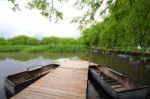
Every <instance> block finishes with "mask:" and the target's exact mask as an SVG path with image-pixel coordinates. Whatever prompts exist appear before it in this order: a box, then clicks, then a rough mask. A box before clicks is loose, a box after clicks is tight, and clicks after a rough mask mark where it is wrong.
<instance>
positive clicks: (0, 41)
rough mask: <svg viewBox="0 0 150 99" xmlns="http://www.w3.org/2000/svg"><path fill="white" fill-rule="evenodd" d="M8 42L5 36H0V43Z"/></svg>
mask: <svg viewBox="0 0 150 99" xmlns="http://www.w3.org/2000/svg"><path fill="white" fill-rule="evenodd" d="M7 43H8V42H7V40H5V38H3V37H0V45H6V44H7Z"/></svg>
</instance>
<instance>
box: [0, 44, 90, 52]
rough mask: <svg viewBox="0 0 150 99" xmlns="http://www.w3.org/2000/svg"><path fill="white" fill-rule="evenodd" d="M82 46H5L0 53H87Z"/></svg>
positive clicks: (86, 49)
mask: <svg viewBox="0 0 150 99" xmlns="http://www.w3.org/2000/svg"><path fill="white" fill-rule="evenodd" d="M87 51H88V48H87V47H86V46H84V45H36V46H26V45H5V46H0V52H58V53H62V52H67V53H68V52H87Z"/></svg>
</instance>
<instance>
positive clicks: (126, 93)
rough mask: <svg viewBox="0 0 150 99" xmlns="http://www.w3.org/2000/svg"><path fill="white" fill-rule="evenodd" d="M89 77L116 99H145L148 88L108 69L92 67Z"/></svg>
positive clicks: (90, 67)
mask: <svg viewBox="0 0 150 99" xmlns="http://www.w3.org/2000/svg"><path fill="white" fill-rule="evenodd" d="M89 75H90V76H91V77H92V78H93V79H94V80H95V81H96V82H97V84H98V85H99V86H100V87H101V88H103V89H104V90H105V91H106V92H107V93H108V94H109V95H110V96H111V97H112V98H114V99H145V97H146V93H147V91H148V86H147V85H145V84H143V83H141V82H139V81H136V80H133V79H131V78H130V77H128V76H126V75H124V74H121V73H119V72H117V71H115V70H112V69H110V68H107V67H103V66H97V65H90V66H89Z"/></svg>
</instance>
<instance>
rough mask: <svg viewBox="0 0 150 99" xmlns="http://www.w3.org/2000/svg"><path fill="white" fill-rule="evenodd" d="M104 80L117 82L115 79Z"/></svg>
mask: <svg viewBox="0 0 150 99" xmlns="http://www.w3.org/2000/svg"><path fill="white" fill-rule="evenodd" d="M105 81H106V82H108V83H109V82H117V81H116V80H113V79H106V80H105Z"/></svg>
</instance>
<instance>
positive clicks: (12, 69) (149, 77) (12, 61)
mask: <svg viewBox="0 0 150 99" xmlns="http://www.w3.org/2000/svg"><path fill="white" fill-rule="evenodd" d="M70 59H80V60H88V61H90V62H94V63H99V64H101V65H106V66H107V67H110V68H112V69H114V70H116V71H119V72H121V73H124V74H126V75H128V76H130V77H131V78H134V79H135V80H138V81H141V82H143V83H145V84H147V85H149V86H150V65H143V64H133V63H131V62H129V60H128V59H126V58H120V57H117V56H110V55H102V54H92V53H82V54H81V53H0V99H7V98H6V96H5V89H4V79H5V77H6V76H7V75H11V74H15V73H19V72H22V71H26V70H27V68H29V67H33V66H38V65H46V64H49V63H52V62H63V61H66V60H70ZM147 97H148V98H150V92H149V93H148V95H147Z"/></svg>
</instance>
